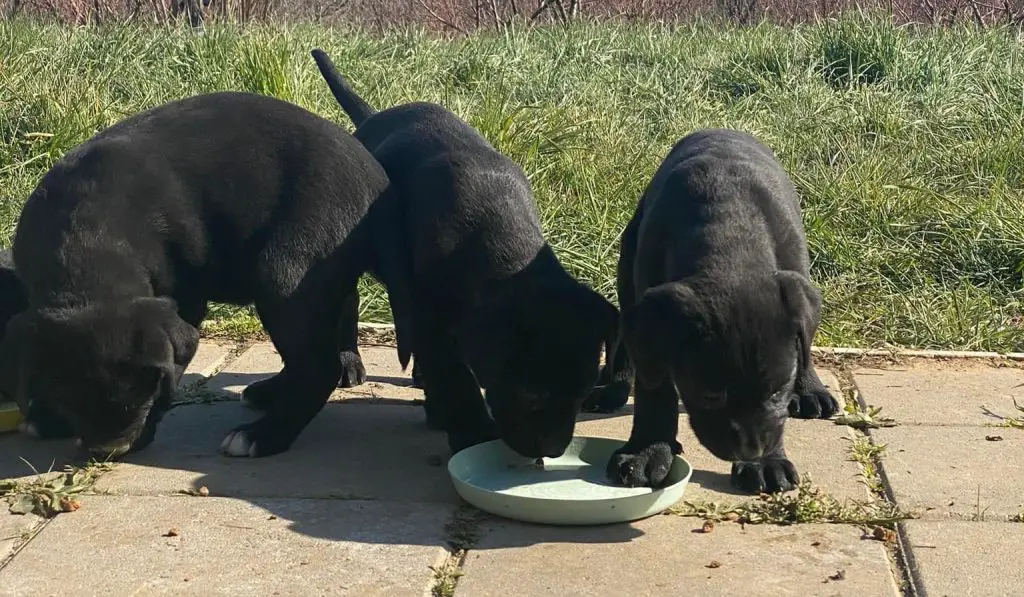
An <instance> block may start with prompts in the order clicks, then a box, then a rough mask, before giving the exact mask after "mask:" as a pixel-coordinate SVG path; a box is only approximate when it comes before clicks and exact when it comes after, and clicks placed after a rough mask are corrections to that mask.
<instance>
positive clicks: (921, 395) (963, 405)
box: [853, 364, 1024, 425]
mask: <svg viewBox="0 0 1024 597" xmlns="http://www.w3.org/2000/svg"><path fill="white" fill-rule="evenodd" d="M853 376H854V380H855V382H856V384H857V387H858V389H859V390H860V392H861V395H862V396H863V397H864V400H865V401H866V402H867V403H868V404H870V405H872V406H880V407H882V413H883V414H885V415H886V416H889V417H892V418H894V419H896V420H897V421H898V422H899V423H900V424H903V425H908V424H911V425H987V424H991V423H998V422H999V418H998V417H996V416H993V415H992V414H991V413H989V410H990V411H991V412H992V413H995V414H997V415H999V416H1004V417H1005V416H1015V415H1016V416H1019V415H1020V414H1021V413H1019V412H1017V411H1016V410H1015V409H1014V407H1013V398H1014V397H1016V398H1017V401H1018V402H1019V403H1022V404H1024V370H1021V369H1011V368H996V367H990V366H986V365H980V364H979V365H973V366H971V367H969V368H963V367H958V368H957V369H946V368H939V367H937V366H936V365H930V366H929V365H924V366H921V365H919V366H916V367H911V368H909V369H907V370H903V371H885V370H879V369H858V370H857V371H854V374H853Z"/></svg>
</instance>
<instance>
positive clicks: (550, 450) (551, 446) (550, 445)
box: [539, 439, 567, 458]
mask: <svg viewBox="0 0 1024 597" xmlns="http://www.w3.org/2000/svg"><path fill="white" fill-rule="evenodd" d="M566 447H567V444H566V443H565V442H563V441H560V440H557V439H542V440H541V442H540V450H539V452H540V454H541V456H544V457H545V458H558V457H559V456H561V455H562V454H564V453H565V448H566Z"/></svg>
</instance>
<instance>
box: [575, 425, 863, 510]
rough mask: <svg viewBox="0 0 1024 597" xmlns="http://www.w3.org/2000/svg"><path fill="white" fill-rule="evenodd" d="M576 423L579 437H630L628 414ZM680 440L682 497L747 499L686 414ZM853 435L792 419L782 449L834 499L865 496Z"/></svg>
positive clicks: (728, 467) (844, 429)
mask: <svg viewBox="0 0 1024 597" xmlns="http://www.w3.org/2000/svg"><path fill="white" fill-rule="evenodd" d="M580 420H581V422H580V423H578V424H577V425H576V434H577V435H592V436H598V437H613V438H617V439H622V440H625V439H629V432H630V429H631V428H632V425H633V417H632V416H615V417H600V416H598V415H588V414H584V415H581V419H580ZM678 438H679V441H680V442H681V443H682V444H683V455H684V456H685V457H686V459H687V461H688V462H689V463H690V464H691V465H692V466H693V469H694V470H693V477H691V480H690V486H689V487H687V489H686V495H685V496H684V497H683V499H685V500H687V501H695V500H711V501H716V502H726V503H729V502H736V501H739V500H740V499H746V498H747V497H750V496H749V495H748V494H740V493H738V492H736V490H734V489H732V487H731V486H730V483H729V472H730V470H731V468H732V465H731V464H730V463H728V462H726V461H724V460H719V459H718V458H716V457H714V456H713V455H712V454H711V452H708V451H707V450H706V449H705V448H704V447H703V446H701V445H700V443H699V442H698V441H697V438H696V436H694V434H693V430H691V429H690V424H689V421H688V420H687V417H686V415H680V416H679V435H678ZM852 439H853V433H852V431H851V430H850V428H849V427H846V426H843V425H836V424H834V423H832V422H830V421H802V420H795V419H791V420H790V421H788V422H787V423H786V440H785V441H786V451H787V453H788V454H789V457H790V459H791V460H792V461H793V464H795V465H796V467H797V471H799V472H800V474H801V475H808V476H810V478H811V480H812V481H813V482H814V484H815V485H816V486H817V487H819V488H821V489H822V490H824V491H826V492H827V493H829V494H831V495H832V496H833V497H835V498H837V499H840V500H841V499H844V498H848V499H856V500H864V499H866V498H867V497H868V495H869V494H868V490H867V487H866V486H865V485H864V483H863V482H862V476H861V468H860V465H858V464H857V463H855V462H852V461H850V459H849V448H850V445H851V440H852Z"/></svg>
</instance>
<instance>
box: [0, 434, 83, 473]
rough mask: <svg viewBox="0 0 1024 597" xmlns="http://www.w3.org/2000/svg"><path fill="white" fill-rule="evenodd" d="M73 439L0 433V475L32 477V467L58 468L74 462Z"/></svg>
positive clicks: (49, 469) (39, 470) (55, 469)
mask: <svg viewBox="0 0 1024 597" xmlns="http://www.w3.org/2000/svg"><path fill="white" fill-rule="evenodd" d="M75 453H76V448H75V443H74V441H73V440H48V441H43V440H41V439H38V438H35V437H30V436H28V435H25V434H22V433H5V434H3V435H0V479H24V478H27V477H33V478H34V477H35V476H36V474H35V472H34V471H33V468H34V469H35V471H38V472H40V473H46V472H47V471H60V470H63V469H64V467H65V466H66V465H68V464H71V463H72V462H75V455H76V454H75Z"/></svg>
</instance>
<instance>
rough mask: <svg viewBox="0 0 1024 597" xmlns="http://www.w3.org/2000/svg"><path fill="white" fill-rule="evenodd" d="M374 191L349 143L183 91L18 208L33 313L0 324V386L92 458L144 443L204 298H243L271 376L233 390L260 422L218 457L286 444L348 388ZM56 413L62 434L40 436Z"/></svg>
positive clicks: (242, 97) (371, 173)
mask: <svg viewBox="0 0 1024 597" xmlns="http://www.w3.org/2000/svg"><path fill="white" fill-rule="evenodd" d="M387 187H388V181H387V176H386V175H385V173H384V171H383V169H381V167H380V165H379V164H378V163H377V162H376V160H374V159H373V157H372V156H371V155H370V154H369V153H368V152H367V151H366V149H365V148H364V147H363V146H362V145H361V144H360V143H359V142H358V141H356V140H355V139H353V138H352V136H351V135H349V134H348V133H346V132H345V131H344V130H343V129H341V128H339V127H338V126H336V125H335V124H333V123H331V122H329V121H327V120H325V119H323V118H320V117H318V116H316V115H314V114H311V113H310V112H307V111H306V110H303V109H301V108H299V107H298V106H294V105H292V104H289V103H286V102H282V101H279V100H276V99H272V98H269V97H263V96H258V95H252V94H243V93H214V94H210V95H203V96H198V97H193V98H189V99H184V100H180V101H175V102H171V103H168V104H165V105H163V106H160V107H157V108H154V109H152V110H149V111H146V112H143V113H141V114H138V115H136V116H134V117H132V118H129V119H126V120H124V121H122V122H120V123H118V124H116V125H114V126H112V127H110V128H108V129H106V130H104V131H102V132H100V133H99V134H97V135H96V136H94V137H93V138H92V139H90V140H89V141H86V142H85V143H83V144H82V145H80V146H78V147H76V148H75V149H73V150H72V151H70V152H69V153H68V154H67V155H66V156H65V157H64V158H63V159H62V160H61V161H60V162H58V163H57V164H56V165H55V166H54V167H53V168H52V169H51V170H50V171H49V172H48V173H47V174H46V175H45V176H44V177H43V179H42V181H41V182H40V183H39V186H38V187H37V188H36V189H35V191H34V192H33V193H32V196H31V197H29V199H28V202H27V203H26V204H25V208H24V210H23V212H22V214H21V219H20V221H19V222H18V227H17V231H16V234H15V239H14V260H15V262H16V264H17V271H18V275H19V276H20V278H21V280H22V281H23V282H24V284H25V287H26V288H27V290H28V297H29V299H30V302H31V309H29V310H28V311H25V312H24V313H22V314H20V315H16V316H14V318H13V319H11V321H10V323H9V324H8V326H7V337H6V338H5V339H4V341H3V344H2V345H0V391H2V392H3V393H4V394H6V395H7V396H10V397H14V398H16V399H17V400H18V402H19V404H20V405H21V406H22V411H23V413H25V418H26V420H27V422H28V423H29V424H31V425H33V426H34V427H35V429H36V431H37V432H39V433H40V434H41V435H43V436H49V437H53V436H60V435H67V434H68V433H71V432H73V433H74V434H76V435H78V436H79V438H80V440H81V442H82V445H83V446H84V447H85V448H86V449H88V450H90V451H92V452H95V453H100V454H102V455H109V454H113V455H120V454H123V453H125V452H127V451H129V450H130V449H139V448H141V447H144V446H145V445H147V444H148V443H149V442H150V441H152V439H153V434H154V433H155V429H156V424H157V422H158V421H159V419H160V417H161V415H162V413H163V412H164V411H165V410H166V409H167V408H168V406H169V404H170V400H171V398H172V394H173V391H174V388H175V386H176V385H177V382H178V379H179V378H180V376H181V374H182V372H183V370H184V368H185V367H186V365H187V364H188V362H189V361H190V360H191V358H192V356H193V354H194V353H195V351H196V348H197V344H198V341H199V333H198V331H197V328H198V327H199V325H200V322H202V320H203V318H204V317H205V315H206V309H207V301H210V300H214V301H220V302H227V303H234V304H247V303H254V304H255V306H256V309H257V311H258V312H259V315H260V319H261V321H262V322H263V325H264V327H265V328H266V330H267V332H268V333H269V334H270V337H271V339H272V340H273V342H274V345H275V347H276V348H277V350H278V351H279V352H280V354H281V358H282V360H283V361H284V370H283V371H282V372H281V373H279V374H278V375H276V376H274V377H271V378H269V379H267V380H263V381H261V382H257V383H255V384H252V385H250V386H249V387H248V388H246V390H245V393H244V396H245V398H246V399H248V401H249V402H250V403H251V404H253V405H255V406H257V407H259V408H262V409H264V410H266V414H265V416H264V417H263V418H261V419H260V420H258V421H256V422H254V423H251V424H248V425H242V426H241V427H238V428H237V429H236V430H234V431H233V432H231V433H230V434H229V435H228V436H227V437H226V438H225V440H224V443H223V446H222V449H223V451H224V452H226V453H227V454H229V455H232V456H266V455H270V454H274V453H277V452H281V451H284V450H287V449H288V447H289V446H290V445H291V443H292V442H293V440H294V439H295V438H296V436H297V435H298V434H299V433H300V432H301V431H302V430H303V428H305V426H306V425H307V424H308V423H309V421H310V420H311V419H312V418H313V417H314V416H315V415H316V414H317V412H318V411H319V410H320V408H321V407H322V406H323V404H324V403H325V402H326V400H327V398H328V396H329V395H330V393H331V391H332V388H334V387H335V385H336V384H337V383H338V380H339V379H341V378H342V377H343V375H348V376H349V377H350V378H358V377H359V376H360V373H359V371H360V370H361V367H362V365H361V363H360V359H359V354H358V352H357V350H356V321H357V317H358V307H359V305H358V301H359V297H358V293H357V290H356V283H357V280H358V278H359V276H360V275H361V274H362V273H363V272H365V271H367V270H373V269H374V268H376V267H377V266H378V264H379V263H378V262H379V258H381V255H382V254H380V253H377V252H375V250H374V239H375V235H374V234H373V233H372V231H371V230H370V229H369V227H368V226H369V224H368V221H369V219H370V218H368V217H367V216H368V212H370V211H372V207H373V205H374V202H375V201H376V200H377V199H378V197H380V196H381V195H382V194H386V193H387ZM375 258H376V259H375ZM385 283H386V280H385ZM396 319H400V317H399V316H398V315H397V314H396ZM339 329H340V330H343V331H346V333H345V338H344V341H343V345H342V346H340V347H339V341H338V336H337V330H339ZM399 341H400V342H401V336H399ZM339 351H341V357H340V358H339ZM405 359H406V362H407V360H408V356H407V355H406V356H405ZM60 419H63V420H65V421H66V422H67V423H69V424H70V426H60V425H57V426H54V425H47V424H45V423H46V422H47V421H53V420H60Z"/></svg>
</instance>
